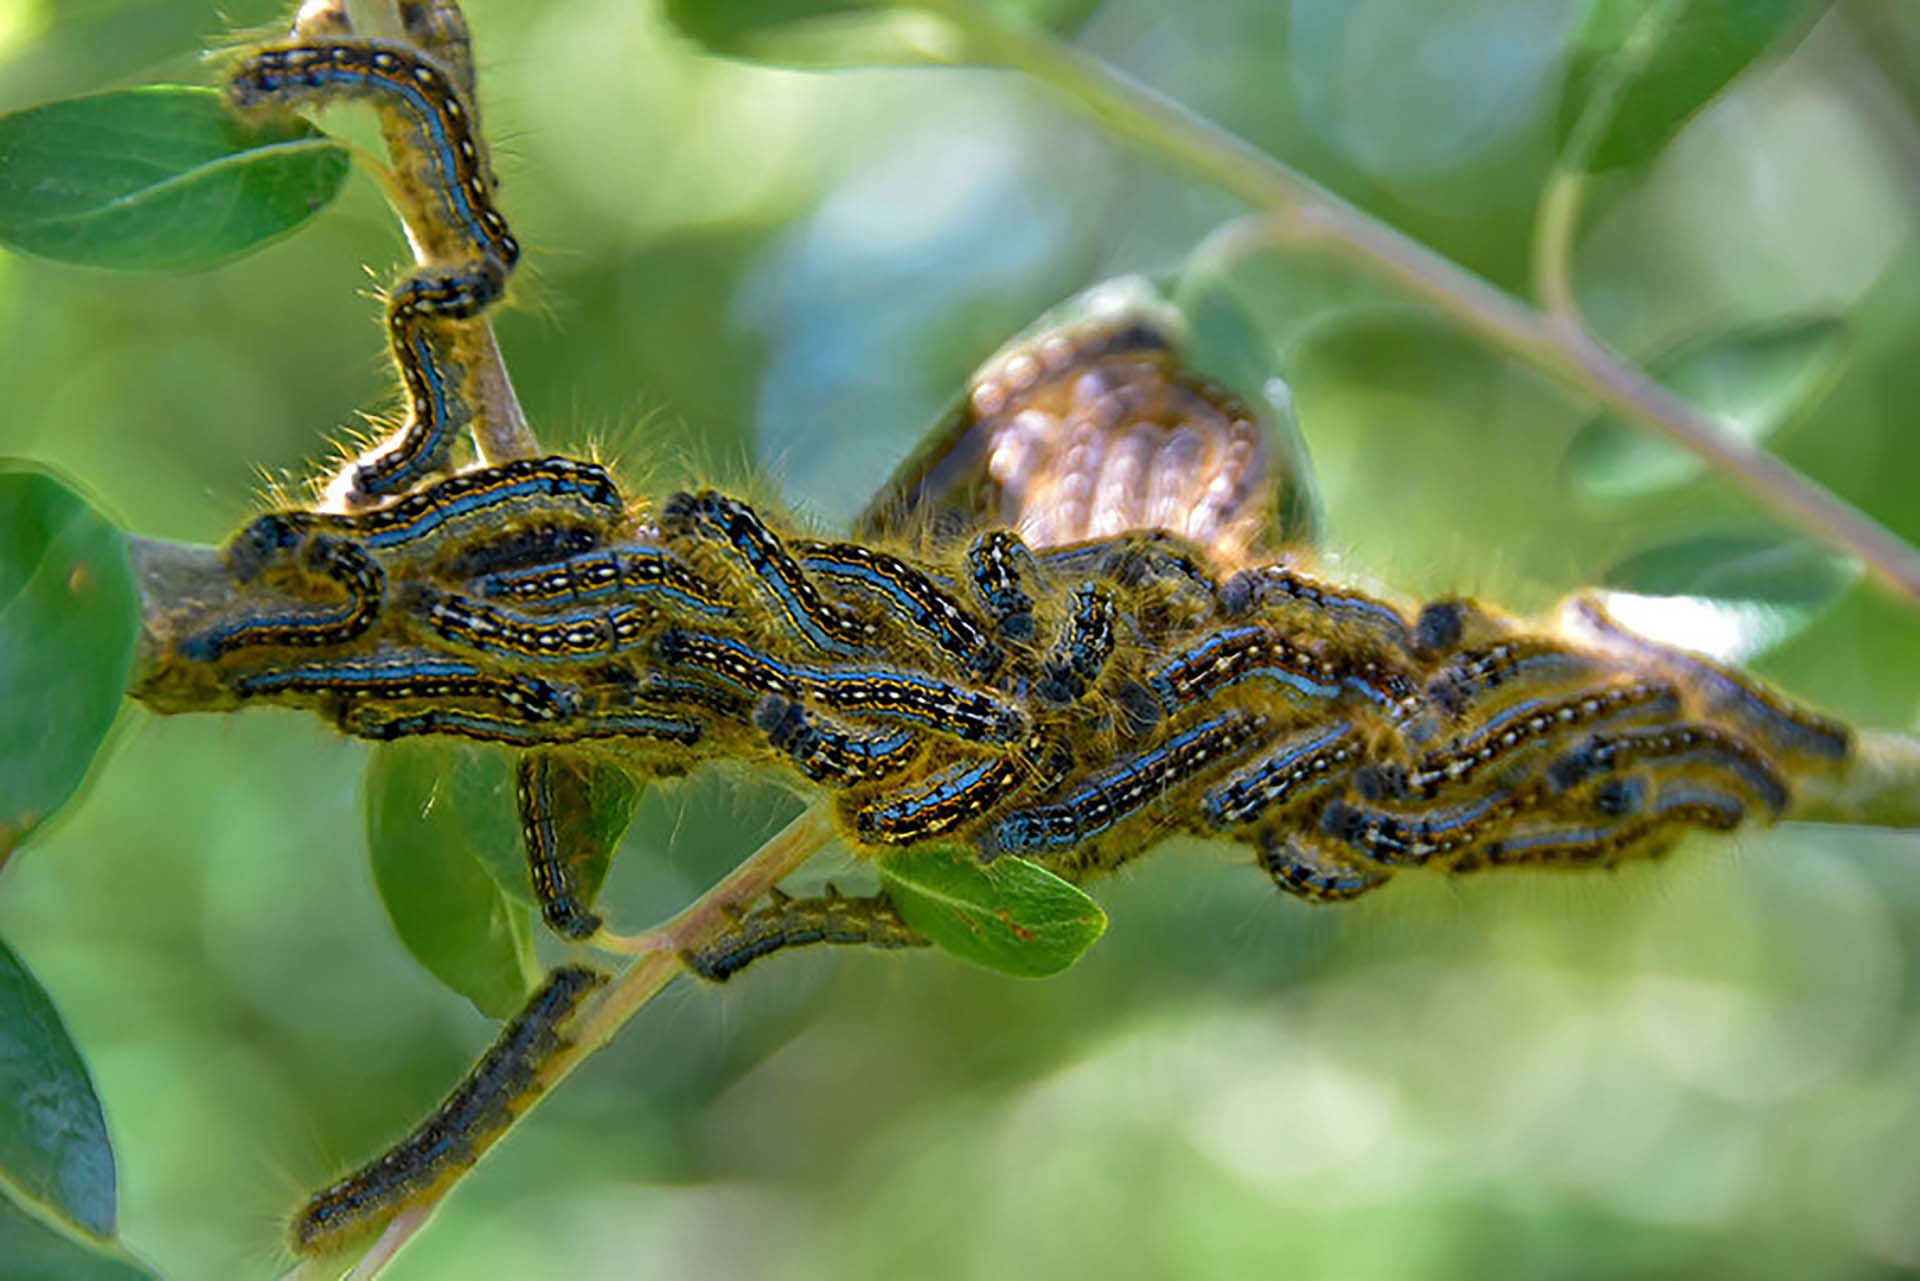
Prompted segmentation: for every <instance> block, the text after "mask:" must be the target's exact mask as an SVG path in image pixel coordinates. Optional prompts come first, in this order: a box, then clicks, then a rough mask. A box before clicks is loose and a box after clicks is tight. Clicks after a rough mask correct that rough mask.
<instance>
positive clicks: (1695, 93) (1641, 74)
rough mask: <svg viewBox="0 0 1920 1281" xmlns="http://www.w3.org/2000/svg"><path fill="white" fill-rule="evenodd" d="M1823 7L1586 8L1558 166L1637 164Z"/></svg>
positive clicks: (1799, 0)
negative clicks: (1764, 54) (1758, 59)
mask: <svg viewBox="0 0 1920 1281" xmlns="http://www.w3.org/2000/svg"><path fill="white" fill-rule="evenodd" d="M1824 8H1826V5H1825V3H1824V2H1823V0H1739V3H1732V2H1730V0H1590V3H1589V4H1588V6H1587V11H1586V17H1585V19H1584V21H1583V22H1582V24H1581V27H1580V30H1579V31H1578V32H1577V33H1576V35H1575V37H1574V41H1573V47H1572V54H1571V60H1570V62H1569V64H1568V67H1567V78H1566V87H1565V90H1564V92H1563V93H1562V95H1561V100H1560V143H1561V151H1562V157H1561V163H1562V165H1564V166H1565V167H1567V168H1569V169H1574V170H1585V171H1587V172H1590V173H1598V172H1600V171H1602V170H1606V169H1618V168H1623V167H1626V166H1629V165H1637V164H1643V163H1645V162H1646V161H1648V160H1650V159H1652V158H1653V156H1655V155H1656V154H1657V153H1658V152H1659V151H1660V150H1661V149H1662V148H1663V147H1665V146H1666V144H1667V141H1668V140H1669V139H1670V138H1672V137H1673V135H1674V134H1676V133H1678V132H1679V131H1680V128H1681V126H1683V125H1684V124H1686V122H1687V121H1688V120H1690V119H1692V118H1693V116H1694V114H1695V113H1696V112H1698V111H1699V110H1700V109H1701V108H1702V107H1705V106H1706V105H1707V104H1708V103H1709V102H1711V101H1712V100H1713V99H1714V97H1715V96H1716V95H1717V94H1718V93H1719V92H1720V91H1721V90H1722V89H1724V88H1726V86H1727V85H1728V84H1729V83H1731V82H1732V81H1733V79H1734V77H1736V76H1738V75H1739V74H1740V73H1741V72H1742V71H1744V70H1745V69H1746V68H1747V67H1748V66H1749V65H1750V64H1751V63H1752V62H1753V61H1754V60H1755V59H1757V58H1759V57H1760V56H1761V55H1762V54H1763V53H1765V52H1767V51H1768V50H1769V49H1771V48H1773V47H1775V46H1776V45H1778V44H1781V43H1784V42H1785V41H1786V40H1787V39H1789V38H1790V36H1791V35H1793V34H1797V33H1799V32H1801V31H1804V30H1805V29H1806V28H1807V27H1808V26H1809V25H1810V24H1811V22H1812V20H1813V18H1814V17H1815V16H1816V15H1817V14H1819V13H1820V11H1821V10H1823V9H1824Z"/></svg>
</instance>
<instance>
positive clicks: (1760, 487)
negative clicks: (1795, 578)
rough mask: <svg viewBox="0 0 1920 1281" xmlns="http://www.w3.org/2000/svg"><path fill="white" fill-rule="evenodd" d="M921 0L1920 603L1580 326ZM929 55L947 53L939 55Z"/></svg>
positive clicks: (1784, 477) (1283, 174)
mask: <svg viewBox="0 0 1920 1281" xmlns="http://www.w3.org/2000/svg"><path fill="white" fill-rule="evenodd" d="M916 2H917V3H918V4H919V5H920V7H922V8H924V9H926V10H928V11H930V12H933V13H937V14H939V15H941V16H943V17H945V18H946V19H947V20H948V21H949V22H951V23H952V24H953V25H954V26H956V27H957V28H958V29H959V30H960V31H961V32H962V33H963V34H964V36H965V37H966V39H967V48H966V51H965V54H966V56H970V57H972V58H974V59H976V60H978V59H981V58H984V59H988V60H991V61H995V62H998V63H1000V64H1001V65H1004V66H1007V67H1010V68H1013V69H1015V70H1018V71H1023V72H1025V73H1027V74H1028V75H1030V76H1032V77H1033V78H1034V79H1036V80H1038V81H1039V82H1040V83H1041V84H1043V85H1045V86H1047V87H1048V88H1049V89H1051V90H1053V91H1054V92H1055V93H1056V94H1057V95H1059V96H1060V97H1061V98H1063V99H1064V100H1065V101H1066V102H1067V103H1068V104H1069V105H1071V106H1072V107H1073V108H1074V109H1075V110H1077V111H1079V112H1081V113H1082V114H1084V115H1087V116H1090V117H1092V118H1093V119H1094V120H1097V121H1098V122H1100V123H1101V124H1102V125H1103V126H1105V127H1106V128H1107V129H1109V130H1110V131H1112V132H1113V133H1115V134H1117V135H1119V136H1120V137H1123V138H1126V139H1128V140H1129V141H1131V142H1133V143H1135V144H1137V145H1138V146H1140V147H1142V148H1144V149H1145V150H1147V151H1150V152H1153V153H1155V154H1157V155H1159V156H1161V157H1163V158H1165V159H1167V160H1170V161H1172V162H1174V163H1176V164H1178V165H1180V166H1181V167H1183V168H1185V169H1187V170H1189V171H1191V172H1193V173H1195V174H1197V175H1198V176H1200V177H1201V178H1204V179H1205V180H1207V181H1208V182H1211V183H1213V184H1214V185H1216V186H1218V187H1220V188H1222V189H1224V190H1226V191H1229V192H1232V193H1233V194H1235V195H1237V196H1239V197H1241V198H1242V199H1244V200H1246V201H1248V202H1249V203H1250V204H1253V205H1255V206H1256V207H1258V208H1261V209H1264V210H1266V211H1268V212H1269V213H1271V214H1273V215H1275V216H1277V217H1280V218H1283V219H1285V220H1287V222H1288V223H1289V225H1290V226H1291V227H1292V228H1294V229H1295V230H1296V232H1297V233H1298V234H1300V235H1301V236H1303V237H1308V238H1311V239H1312V240H1314V241H1315V242H1316V243H1318V244H1320V245H1322V246H1323V247H1325V248H1327V249H1330V250H1333V251H1335V252H1337V253H1340V254H1342V255H1344V256H1345V257H1347V258H1348V259H1350V260H1351V261H1353V262H1354V263H1356V264H1357V265H1359V266H1361V267H1363V268H1365V269H1366V270H1368V271H1371V272H1373V273H1374V274H1376V275H1378V276H1382V277H1384V278H1386V279H1388V280H1391V281H1394V282H1396V283H1397V284H1399V285H1400V286H1401V287H1403V288H1404V289H1406V290H1407V291H1408V292H1409V293H1411V294H1413V295H1415V296H1416V297H1419V298H1421V299H1423V300H1425V301H1426V302H1428V303H1430V304H1431V305H1432V306H1434V307H1435V308H1437V309H1438V310H1440V311H1442V312H1444V313H1446V314H1447V315H1449V316H1452V317H1453V318H1454V319H1455V320H1457V321H1459V322H1460V323H1461V324H1462V325H1464V326H1465V327H1467V328H1468V329H1470V330H1472V331H1474V332H1475V333H1478V334H1479V335H1480V336H1481V337H1482V338H1483V339H1485V340H1486V341H1487V342H1488V343H1489V344H1490V345H1492V346H1493V347H1496V348H1498V349H1500V350H1502V351H1506V352H1509V353H1511V354H1513V355H1515V356H1517V357H1519V358H1520V359H1522V360H1524V361H1526V362H1527V363H1528V364H1530V365H1532V366H1534V367H1535V368H1536V369H1539V370H1541V371H1543V372H1545V373H1547V374H1549V375H1551V376H1553V377H1554V378H1556V379H1558V380H1560V381H1561V382H1563V383H1565V384H1566V385H1568V386H1570V387H1573V388H1576V389H1578V390H1580V391H1582V392H1584V393H1586V394H1587V395H1589V396H1591V397H1592V398H1593V399H1594V400H1595V401H1597V402H1599V403H1600V404H1602V405H1605V406H1608V407H1610V408H1613V409H1617V410H1620V411H1621V412H1623V413H1625V414H1628V415H1630V416H1631V417H1633V418H1636V419H1638V420H1639V421H1641V422H1643V423H1645V424H1646V425H1648V426H1649V427H1651V428H1653V429H1654V430H1655V431H1657V432H1658V433H1659V434H1660V435H1662V436H1664V437H1666V438H1667V439H1668V440H1670V441H1672V442H1673V443H1674V444H1676V445H1678V446H1680V447H1681V448H1683V449H1686V450H1688V451H1690V452H1692V453H1694V454H1696V455H1697V456H1699V457H1700V458H1701V459H1703V460H1704V461H1706V462H1707V463H1708V464H1709V465H1710V466H1711V467H1712V468H1713V469H1714V470H1716V471H1718V472H1719V473H1720V474H1722V475H1723V476H1725V477H1726V478H1727V479H1728V480H1730V481H1732V482H1733V483H1734V484H1736V485H1738V486H1739V487H1740V488H1742V489H1744V490H1746V491H1747V492H1748V493H1749V494H1750V495H1752V496H1753V497H1754V498H1755V499H1756V500H1757V501H1759V502H1760V503H1762V504H1764V505H1765V506H1766V507H1767V508H1768V509H1769V510H1770V511H1772V512H1773V513H1774V514H1776V515H1777V516H1779V517H1780V518H1781V519H1782V520H1783V521H1785V522H1787V523H1789V524H1791V525H1794V526H1797V527H1798V528H1800V529H1802V530H1805V531H1806V532H1807V533H1809V534H1811V535H1812V536H1814V537H1816V538H1818V539H1820V540H1821V541H1822V542H1825V543H1828V544H1830V545H1831V546H1833V547H1836V548H1838V549H1840V550H1842V551H1844V552H1847V553H1848V554H1850V555H1852V556H1854V557H1856V558H1858V559H1859V560H1860V561H1861V563H1862V564H1864V565H1865V566H1866V568H1867V571H1868V572H1869V573H1870V574H1871V575H1872V576H1873V577H1875V578H1877V579H1878V580H1880V582H1882V583H1883V584H1885V585H1886V586H1887V587H1889V588H1891V589H1892V590H1894V591H1895V592H1897V593H1899V594H1900V595H1902V596H1905V597H1907V598H1908V599H1910V600H1913V601H1920V551H1916V550H1915V549H1914V548H1912V547H1910V546H1908V545H1907V543H1905V542H1904V541H1903V540H1902V539H1900V538H1899V537H1898V536H1897V535H1895V534H1894V533H1893V532H1892V531H1891V530H1889V529H1887V528H1886V527H1885V526H1883V525H1881V524H1880V523H1879V522H1877V521H1875V520H1874V519H1873V518H1872V517H1870V516H1868V515H1867V514H1866V513H1864V512H1862V511H1860V510H1859V509H1858V508H1855V507H1853V506H1851V505H1850V504H1848V503H1847V502H1845V501H1844V500H1842V499H1841V498H1840V497H1838V496H1837V495H1835V494H1834V493H1833V492H1832V491H1830V490H1828V489H1827V488H1825V487H1824V486H1822V485H1820V484H1819V483H1817V482H1816V481H1814V480H1812V479H1810V478H1809V477H1807V476H1805V475H1802V474H1801V473H1800V472H1798V471H1795V470H1794V469H1793V468H1791V467H1789V466H1787V465H1786V464H1784V463H1782V462H1781V461H1780V460H1779V459H1778V458H1775V457H1774V456H1773V455H1772V454H1769V453H1767V452H1766V451H1765V450H1762V449H1760V448H1758V447H1756V446H1754V445H1752V444H1750V443H1749V442H1747V441H1745V440H1742V439H1740V438H1739V437H1737V436H1735V435H1733V434H1732V433H1730V432H1728V431H1726V430H1725V429H1724V428H1723V427H1722V426H1721V425H1720V424H1719V423H1717V422H1715V421H1714V420H1713V419H1712V418H1710V417H1709V416H1708V415H1706V414H1704V413H1702V412H1701V411H1700V410H1699V409H1697V408H1695V407H1694V406H1693V405H1691V404H1688V403H1687V402H1686V401H1685V400H1682V399H1681V398H1680V397H1678V396H1676V395H1674V394H1673V393H1672V392H1670V391H1668V390H1667V389H1666V388H1664V387H1662V386H1660V385H1659V384H1658V383H1656V382H1654V381H1653V380H1652V379H1651V378H1649V377H1648V376H1647V375H1646V374H1644V373H1643V372H1641V371H1640V370H1639V369H1637V368H1635V367H1634V366H1633V365H1632V364H1630V363H1629V362H1627V361H1625V360H1623V359H1622V358H1620V357H1619V356H1617V355H1615V354H1614V353H1613V352H1612V351H1610V350H1609V349H1608V348H1607V347H1606V346H1605V345H1603V344H1602V343H1601V342H1600V341H1599V340H1598V339H1596V338H1594V336H1593V335H1592V334H1591V333H1589V332H1587V331H1586V330H1585V329H1583V328H1581V327H1580V326H1578V325H1577V324H1565V323H1559V322H1556V321H1555V320H1554V319H1553V318H1551V317H1549V316H1548V315H1546V314H1545V313H1543V312H1540V311H1538V310H1536V309H1534V308H1533V307H1530V306H1528V305H1527V304H1525V303H1523V302H1521V301H1519V300H1518V299H1516V298H1514V297H1513V296H1512V295H1510V294H1507V293H1505V292H1503V291H1502V290H1500V289H1497V288H1495V287H1494V286H1493V285H1492V284H1490V283H1488V282H1487V281H1485V280H1483V279H1481V278H1480V277H1479V276H1476V275H1474V274H1473V273H1472V272H1470V271H1468V270H1466V269H1465V268H1464V267H1461V266H1460V265H1459V264H1458V263H1455V262H1453V261H1452V260H1450V259H1448V258H1446V257H1443V256H1442V255H1440V254H1438V253H1435V252H1434V251H1433V250H1431V249H1429V248H1427V247H1426V246H1425V245H1423V244H1420V243H1419V242H1418V241H1415V240H1412V239H1410V238H1409V237H1407V236H1405V235H1403V234H1402V233H1400V232H1399V231H1396V230H1394V229H1393V228H1392V227H1390V226H1388V225H1387V224H1385V223H1383V222H1381V221H1380V220H1379V219H1377V218H1374V217H1372V216H1371V215H1369V214H1367V213H1365V212H1363V211H1362V210H1360V209H1358V208H1357V207H1355V206H1353V205H1351V204H1349V203H1347V202H1346V201H1344V200H1342V199H1341V198H1340V197H1338V196H1336V195H1334V194H1333V193H1332V192H1330V191H1327V190H1326V189H1325V188H1323V187H1321V186H1320V185H1319V184H1317V183H1315V182H1314V181H1313V180H1312V179H1310V178H1308V177H1306V176H1305V175H1304V174H1301V173H1298V172H1297V171H1295V170H1293V169H1292V168H1290V167H1288V166H1287V165H1285V164H1282V163H1281V162H1280V161H1278V160H1275V159H1274V158H1273V157H1272V156H1269V155H1267V154H1266V153H1265V152H1263V151H1261V150H1259V149H1258V148H1257V147H1255V146H1253V145H1252V144H1251V143H1249V142H1247V141H1246V140H1245V139H1243V138H1240V137H1238V136H1237V135H1235V134H1233V133H1231V132H1229V131H1228V130H1226V129H1223V128H1221V127H1220V126H1219V125H1217V124H1215V123H1213V122H1212V121H1210V120H1208V119H1206V118H1205V117H1203V116H1201V115H1198V114H1197V113H1195V112H1193V111H1191V110H1189V109H1188V108H1186V107H1184V106H1182V105H1180V104H1179V103H1177V102H1174V101H1173V100H1171V99H1169V98H1167V97H1165V96H1163V95H1162V94H1160V93H1157V92H1156V91H1154V90H1153V89H1150V88H1148V87H1147V86H1145V85H1143V84H1140V83H1139V82H1137V81H1135V80H1133V79H1131V78H1130V77H1128V76H1126V75H1125V74H1123V73H1121V72H1119V71H1116V70H1114V69H1113V68H1111V67H1109V66H1107V65H1106V64H1104V63H1102V62H1100V61H1099V60H1097V59H1095V58H1092V57H1089V56H1088V55H1086V54H1083V53H1081V52H1080V51H1079V50H1077V49H1074V48H1072V47H1070V46H1067V45H1064V44H1062V43H1061V42H1059V41H1057V40H1055V39H1053V38H1052V37H1051V36H1049V35H1047V34H1046V33H1044V32H1042V31H1040V30H1038V29H1036V28H1034V27H1032V26H1029V25H1025V24H1022V23H1020V22H1018V21H1016V20H1013V19H1010V18H1007V17H1004V16H1002V15H1001V14H1000V13H999V12H998V11H996V10H994V9H992V8H991V7H990V6H988V5H985V4H982V3H979V2H978V0H916ZM927 52H928V54H929V56H945V55H946V53H947V51H945V50H942V49H939V48H937V47H931V46H930V47H929V49H928V50H927Z"/></svg>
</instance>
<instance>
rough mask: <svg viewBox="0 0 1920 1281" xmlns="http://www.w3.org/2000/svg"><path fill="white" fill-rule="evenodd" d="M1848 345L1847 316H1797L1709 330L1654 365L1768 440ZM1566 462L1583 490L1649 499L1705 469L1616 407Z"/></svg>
mask: <svg viewBox="0 0 1920 1281" xmlns="http://www.w3.org/2000/svg"><path fill="white" fill-rule="evenodd" d="M1846 349H1847V329H1846V325H1845V323H1844V322H1843V321H1841V320H1839V319H1837V318H1835V317H1832V316H1797V317H1788V318H1786V319H1784V320H1771V321H1765V322H1762V323H1760V324H1754V325H1747V326H1743V327H1740V328H1736V329H1731V330H1723V331H1720V332H1716V333H1712V334H1707V335H1703V336H1701V337H1698V338H1695V339H1692V340H1690V341H1688V342H1685V343H1682V344H1680V345H1679V346H1677V347H1675V348H1674V349H1673V350H1671V351H1669V352H1668V353H1667V354H1666V355H1664V356H1662V357H1660V358H1658V359H1656V360H1654V361H1652V362H1651V363H1650V364H1649V366H1648V370H1649V372H1650V373H1651V374H1652V375H1653V376H1654V378H1656V379H1658V380H1659V381H1660V382H1662V383H1665V384H1666V385H1667V386H1668V387H1669V388H1670V389H1672V390H1673V391H1674V392H1675V393H1677V394H1678V395H1680V396H1681V397H1682V398H1683V399H1685V400H1687V401H1690V402H1691V403H1692V404H1693V405H1694V406H1696V407H1697V408H1699V409H1700V410H1702V411H1703V412H1705V413H1706V414H1707V415H1708V416H1709V417H1711V418H1713V419H1715V420H1717V421H1718V422H1719V423H1720V424H1721V425H1722V426H1723V427H1725V428H1726V429H1728V430H1729V431H1731V432H1733V433H1734V434H1736V435H1738V436H1741V437H1742V438H1744V439H1746V440H1749V441H1761V440H1765V439H1766V438H1767V437H1769V436H1771V435H1773V434H1774V433H1775V432H1776V431H1778V430H1779V429H1780V427H1781V426H1782V425H1784V424H1785V423H1786V422H1787V421H1788V420H1789V419H1791V418H1792V417H1793V415H1794V414H1795V412H1797V411H1799V410H1803V409H1805V408H1806V407H1807V406H1809V405H1811V404H1812V403H1813V402H1814V401H1815V400H1817V399H1818V398H1819V396H1820V395H1821V394H1822V393H1824V392H1825V391H1826V389H1827V387H1828V386H1829V385H1830V383H1831V380H1832V378H1833V376H1834V374H1836V373H1837V372H1838V370H1839V366H1840V360H1841V357H1842V356H1843V355H1844V354H1845V353H1846ZM1567 465H1568V468H1569V470H1570V473H1571V479H1572V483H1573V485H1574V487H1575V489H1576V490H1577V491H1578V492H1580V493H1581V494H1583V495H1584V496H1586V497H1589V498H1595V499H1600V500H1619V499H1628V498H1640V497H1644V496H1646V495H1649V494H1653V493H1656V492H1659V491H1661V490H1666V489H1671V488H1673V487H1675V486H1678V485H1682V484H1685V483H1686V482H1688V481H1691V480H1693V479H1694V478H1695V477H1697V476H1699V475H1700V474H1701V473H1702V472H1703V471H1704V470H1706V464H1705V463H1704V462H1702V461H1701V460H1700V459H1698V458H1696V457H1695V456H1694V455H1693V454H1691V453H1688V452H1686V451H1684V450H1682V449H1680V448H1679V447H1678V446H1675V445H1670V444H1668V443H1667V442H1666V441H1664V440H1659V439H1656V438H1654V437H1652V436H1649V435H1648V434H1647V433H1646V432H1644V431H1642V430H1640V429H1639V428H1637V427H1635V426H1633V425H1632V424H1631V423H1629V422H1628V421H1626V420H1624V419H1622V418H1621V417H1619V416H1618V415H1614V414H1602V415H1600V416H1598V417H1596V418H1594V419H1593V420H1592V421H1590V422H1588V423H1587V424H1586V426H1584V427H1582V428H1581V429H1580V431H1579V433H1578V434H1577V435H1576V436H1575V437H1574V440H1573V444H1572V446H1571V447H1570V448H1569V450H1568V453H1567Z"/></svg>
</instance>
